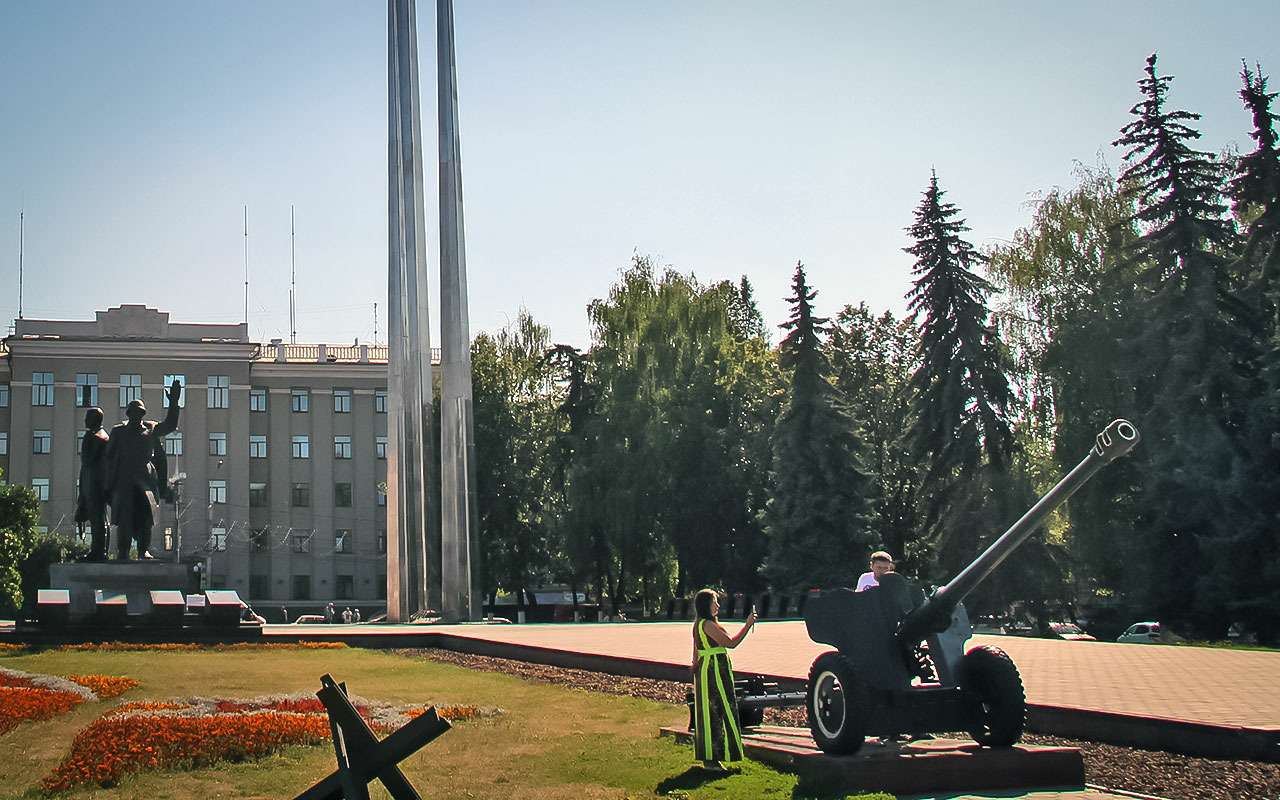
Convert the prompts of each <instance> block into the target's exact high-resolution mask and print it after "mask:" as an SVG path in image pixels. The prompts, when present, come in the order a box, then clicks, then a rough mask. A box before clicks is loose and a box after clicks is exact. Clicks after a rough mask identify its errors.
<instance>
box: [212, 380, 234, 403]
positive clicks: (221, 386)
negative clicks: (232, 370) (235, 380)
mask: <svg viewBox="0 0 1280 800" xmlns="http://www.w3.org/2000/svg"><path fill="white" fill-rule="evenodd" d="M208 388H209V408H230V407H231V376H230V375H210V376H209V386H208Z"/></svg>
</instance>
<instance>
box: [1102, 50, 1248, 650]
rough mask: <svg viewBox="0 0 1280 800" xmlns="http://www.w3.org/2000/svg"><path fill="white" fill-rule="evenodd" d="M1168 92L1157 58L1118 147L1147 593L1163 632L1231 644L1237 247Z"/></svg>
mask: <svg viewBox="0 0 1280 800" xmlns="http://www.w3.org/2000/svg"><path fill="white" fill-rule="evenodd" d="M1171 81H1172V78H1171V77H1169V76H1162V75H1158V74H1157V72H1156V56H1155V55H1154V54H1152V55H1151V57H1150V58H1148V59H1147V67H1146V77H1144V78H1143V79H1141V80H1140V81H1138V85H1139V87H1140V89H1141V92H1142V100H1141V101H1139V102H1138V103H1137V104H1136V105H1134V106H1133V108H1132V109H1131V111H1130V113H1131V114H1132V115H1133V117H1134V119H1133V120H1132V121H1131V122H1130V123H1129V124H1128V125H1125V126H1124V128H1122V129H1121V133H1122V135H1121V137H1120V138H1119V139H1118V140H1116V142H1115V144H1116V145H1120V146H1124V147H1126V148H1128V149H1127V151H1126V152H1125V156H1124V160H1125V163H1126V167H1125V169H1124V171H1123V172H1122V174H1121V183H1122V185H1123V186H1124V187H1125V188H1126V190H1127V191H1129V192H1131V193H1132V195H1133V196H1134V197H1135V199H1136V204H1137V212H1136V215H1135V221H1136V222H1137V223H1138V225H1139V227H1140V229H1142V231H1143V235H1142V236H1141V237H1140V238H1139V239H1137V240H1136V241H1135V242H1133V243H1132V245H1131V246H1130V248H1129V251H1128V252H1127V254H1126V256H1125V258H1124V259H1122V263H1121V267H1122V268H1124V267H1134V268H1136V272H1137V275H1138V279H1139V281H1140V284H1141V291H1140V293H1139V295H1138V302H1139V305H1140V309H1139V310H1140V315H1141V317H1142V318H1143V319H1144V320H1145V325H1144V326H1143V329H1142V332H1141V333H1140V334H1139V335H1138V336H1137V337H1136V338H1135V340H1134V341H1133V342H1132V350H1131V355H1130V362H1131V364H1132V366H1133V370H1134V375H1133V377H1134V382H1135V389H1136V395H1137V402H1138V404H1139V408H1138V410H1139V413H1140V417H1141V419H1142V424H1141V426H1140V427H1141V428H1142V429H1143V437H1144V442H1143V445H1142V448H1141V449H1142V456H1141V457H1142V458H1143V459H1144V460H1145V470H1144V471H1145V473H1146V474H1145V475H1144V497H1143V499H1142V503H1141V506H1142V509H1143V512H1142V513H1143V522H1144V523H1145V524H1144V526H1143V527H1145V528H1146V530H1147V531H1148V532H1149V533H1148V536H1147V537H1146V538H1145V539H1144V543H1145V544H1146V546H1147V550H1148V559H1147V564H1146V568H1147V569H1148V570H1149V575H1148V579H1147V586H1146V587H1145V588H1146V590H1147V596H1148V602H1149V604H1150V610H1151V611H1152V612H1153V613H1156V614H1159V615H1160V616H1161V617H1162V619H1163V620H1165V621H1167V622H1169V623H1173V624H1184V625H1189V626H1191V627H1193V628H1196V629H1197V633H1200V634H1203V635H1216V634H1225V632H1226V631H1225V627H1226V624H1227V620H1226V616H1225V614H1224V613H1223V611H1224V609H1223V605H1224V602H1225V600H1226V598H1227V597H1228V596H1229V594H1230V592H1231V589H1230V587H1229V586H1224V585H1222V584H1221V582H1220V581H1217V580H1214V579H1212V578H1211V575H1210V572H1211V571H1212V566H1213V562H1214V560H1215V558H1218V557H1219V556H1220V555H1221V553H1220V549H1219V548H1218V547H1217V546H1216V541H1220V540H1221V538H1222V537H1223V536H1225V535H1228V534H1229V533H1230V530H1229V529H1230V522H1229V521H1230V520H1232V519H1233V518H1234V515H1233V511H1234V502H1233V498H1238V497H1239V496H1240V494H1241V488H1242V487H1241V485H1240V484H1239V480H1238V478H1239V473H1238V470H1239V467H1240V464H1239V461H1238V458H1237V456H1238V442H1237V439H1238V427H1239V424H1240V419H1239V417H1240V409H1241V406H1242V403H1243V401H1244V399H1245V395H1244V392H1243V390H1242V388H1241V385H1240V381H1239V360H1240V353H1241V352H1248V350H1249V348H1248V346H1247V341H1246V340H1247V337H1245V336H1242V330H1241V328H1240V326H1239V325H1238V324H1236V323H1235V322H1234V321H1233V320H1232V318H1231V316H1230V315H1229V313H1228V305H1229V303H1228V295H1227V291H1228V289H1229V285H1228V270H1227V266H1228V262H1229V254H1230V250H1231V248H1232V247H1233V246H1234V244H1235V235H1234V230H1233V228H1232V226H1231V223H1230V221H1229V220H1228V219H1227V218H1226V206H1225V203H1224V200H1223V196H1222V190H1223V177H1224V176H1223V170H1222V168H1221V165H1220V164H1219V163H1217V162H1216V161H1215V160H1214V159H1213V157H1212V156H1211V155H1209V154H1208V153H1205V152H1201V151H1198V150H1195V149H1193V148H1192V147H1191V143H1192V142H1194V140H1196V139H1198V138H1199V136H1200V134H1199V133H1198V132H1197V131H1196V130H1195V129H1193V128H1192V127H1191V123H1194V122H1195V121H1196V120H1198V119H1199V115H1198V114H1194V113H1191V112H1188V111H1179V110H1169V109H1168V108H1167V107H1166V104H1167V95H1168V91H1169V84H1170V82H1171ZM1215 540H1216V541H1215Z"/></svg>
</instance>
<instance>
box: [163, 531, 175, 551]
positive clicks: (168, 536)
mask: <svg viewBox="0 0 1280 800" xmlns="http://www.w3.org/2000/svg"><path fill="white" fill-rule="evenodd" d="M174 544H175V542H174V538H173V528H165V529H164V549H165V550H173V546H174Z"/></svg>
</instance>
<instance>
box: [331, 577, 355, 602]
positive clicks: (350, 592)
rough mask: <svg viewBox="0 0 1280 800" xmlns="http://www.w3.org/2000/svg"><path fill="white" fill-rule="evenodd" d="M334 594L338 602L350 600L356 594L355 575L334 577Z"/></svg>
mask: <svg viewBox="0 0 1280 800" xmlns="http://www.w3.org/2000/svg"><path fill="white" fill-rule="evenodd" d="M334 578H335V580H334V587H333V593H334V596H335V597H336V598H337V599H338V600H350V599H351V598H353V597H355V594H356V591H355V590H356V579H355V576H354V575H336V576H334Z"/></svg>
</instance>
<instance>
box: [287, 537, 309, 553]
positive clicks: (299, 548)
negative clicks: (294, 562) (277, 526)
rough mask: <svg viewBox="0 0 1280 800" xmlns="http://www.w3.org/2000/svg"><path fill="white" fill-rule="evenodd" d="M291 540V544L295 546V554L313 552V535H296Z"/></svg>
mask: <svg viewBox="0 0 1280 800" xmlns="http://www.w3.org/2000/svg"><path fill="white" fill-rule="evenodd" d="M291 538H292V540H293V541H292V542H291V544H292V545H293V552H295V553H310V552H311V534H309V533H295V534H293V536H292V537H291Z"/></svg>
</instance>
